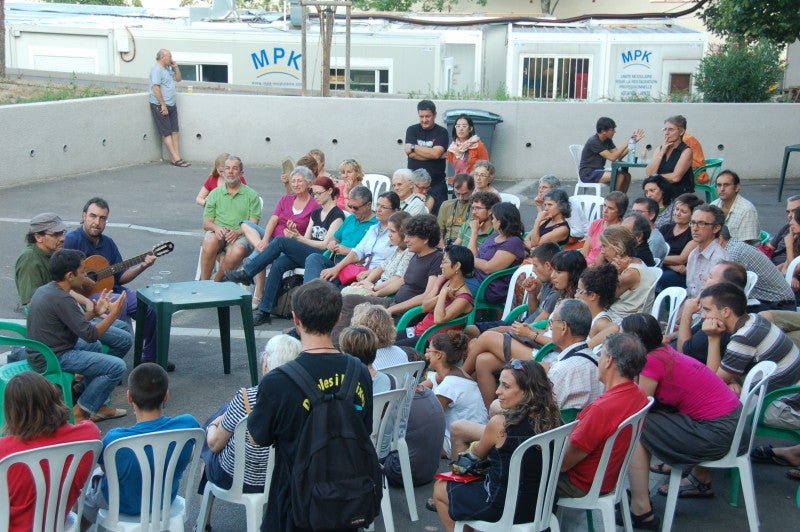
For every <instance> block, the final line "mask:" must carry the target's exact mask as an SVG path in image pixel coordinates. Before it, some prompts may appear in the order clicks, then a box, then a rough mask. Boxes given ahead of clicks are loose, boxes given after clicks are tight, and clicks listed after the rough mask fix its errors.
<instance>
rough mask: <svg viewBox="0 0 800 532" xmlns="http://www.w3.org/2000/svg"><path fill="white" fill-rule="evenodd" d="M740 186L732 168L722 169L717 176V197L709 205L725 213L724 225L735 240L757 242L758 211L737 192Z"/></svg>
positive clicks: (737, 176)
mask: <svg viewBox="0 0 800 532" xmlns="http://www.w3.org/2000/svg"><path fill="white" fill-rule="evenodd" d="M741 188H742V186H741V184H740V180H739V175H738V174H737V173H736V172H734V171H733V170H723V171H722V172H720V174H719V175H718V176H717V198H718V199H716V200H714V201H712V202H711V205H714V206H715V207H719V208H720V209H722V212H723V213H724V214H725V225H727V226H728V229H729V230H730V232H731V237H732V238H734V239H736V240H741V241H743V242H747V243H748V244H757V243H758V241H759V233H760V232H761V230H760V229H759V227H758V211H757V210H756V207H755V205H753V204H752V203H750V202H749V201H747V200H746V199H744V198H743V197H742V195H741V194H739V191H740V190H741Z"/></svg>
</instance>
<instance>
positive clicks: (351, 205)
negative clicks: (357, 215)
mask: <svg viewBox="0 0 800 532" xmlns="http://www.w3.org/2000/svg"><path fill="white" fill-rule="evenodd" d="M367 203H369V202H367V201H365V202H364V203H362V204H361V205H357V206H356V205H353V204H352V203H348V204H347V208H348V209H350V210H351V211H357V210H358V209H360V208H362V207H363V206H364V205H366V204H367Z"/></svg>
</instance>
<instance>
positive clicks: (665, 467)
mask: <svg viewBox="0 0 800 532" xmlns="http://www.w3.org/2000/svg"><path fill="white" fill-rule="evenodd" d="M650 472H652V473H658V474H659V475H669V474H670V473H672V466H671V465H669V464H667V463H665V462H661V463H660V464H653V465H651V466H650Z"/></svg>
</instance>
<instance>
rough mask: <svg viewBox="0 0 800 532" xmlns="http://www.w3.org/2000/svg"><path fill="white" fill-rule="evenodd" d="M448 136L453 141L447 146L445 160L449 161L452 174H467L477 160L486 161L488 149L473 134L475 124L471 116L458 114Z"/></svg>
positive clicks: (470, 171)
mask: <svg viewBox="0 0 800 532" xmlns="http://www.w3.org/2000/svg"><path fill="white" fill-rule="evenodd" d="M450 138H452V139H453V142H451V143H450V146H449V147H448V148H447V154H446V155H447V162H449V163H450V164H451V165H452V166H453V169H454V170H455V172H454V174H469V173H472V169H473V167H474V166H475V163H476V162H477V161H488V160H489V151H488V150H487V149H486V145H485V144H484V143H483V141H482V140H481V139H480V137H479V136H478V135H476V134H475V124H473V123H472V118H470V117H469V116H467V115H459V116H458V118H456V121H455V124H453V131H452V132H451V135H450Z"/></svg>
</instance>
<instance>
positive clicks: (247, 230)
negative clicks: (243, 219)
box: [239, 223, 261, 247]
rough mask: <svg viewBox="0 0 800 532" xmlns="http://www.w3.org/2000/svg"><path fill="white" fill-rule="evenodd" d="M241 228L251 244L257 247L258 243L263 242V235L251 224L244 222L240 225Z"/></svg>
mask: <svg viewBox="0 0 800 532" xmlns="http://www.w3.org/2000/svg"><path fill="white" fill-rule="evenodd" d="M239 229H241V230H242V236H243V237H245V238H246V239H247V241H248V242H250V245H252V246H254V247H255V245H256V244H258V243H259V242H261V235H260V234H259V233H258V231H256V230H255V228H253V227H251V226H250V225H249V224H246V223H242V224H240V225H239Z"/></svg>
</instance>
